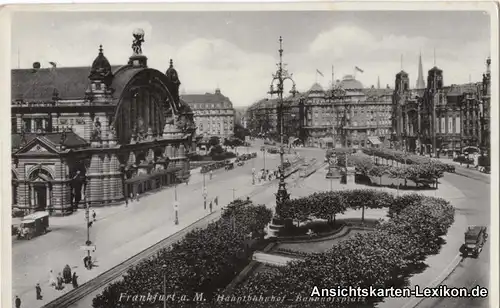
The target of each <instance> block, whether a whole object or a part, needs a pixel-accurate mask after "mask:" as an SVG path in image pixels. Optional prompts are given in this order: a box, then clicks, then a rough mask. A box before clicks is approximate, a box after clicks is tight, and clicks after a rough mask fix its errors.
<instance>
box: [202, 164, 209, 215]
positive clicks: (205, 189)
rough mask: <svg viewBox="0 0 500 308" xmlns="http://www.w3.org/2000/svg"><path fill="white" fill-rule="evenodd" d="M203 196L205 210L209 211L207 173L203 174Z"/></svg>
mask: <svg viewBox="0 0 500 308" xmlns="http://www.w3.org/2000/svg"><path fill="white" fill-rule="evenodd" d="M202 196H203V209H205V210H206V209H207V196H208V192H207V186H206V185H205V173H203V192H202Z"/></svg>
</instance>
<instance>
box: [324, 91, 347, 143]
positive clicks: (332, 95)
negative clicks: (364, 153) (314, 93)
mask: <svg viewBox="0 0 500 308" xmlns="http://www.w3.org/2000/svg"><path fill="white" fill-rule="evenodd" d="M344 97H345V90H344V89H342V87H340V85H332V90H331V91H330V92H329V93H328V98H329V99H331V101H332V114H333V112H334V110H335V109H336V108H335V107H336V105H335V103H336V101H338V100H340V102H341V103H342V102H343V101H344ZM337 124H338V123H337V121H336V119H335V118H334V117H333V116H332V148H334V149H335V148H336V145H337V140H336V138H335V137H336V134H335V127H336V126H337V127H338V125H337Z"/></svg>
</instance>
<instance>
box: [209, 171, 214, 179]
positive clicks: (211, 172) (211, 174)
mask: <svg viewBox="0 0 500 308" xmlns="http://www.w3.org/2000/svg"><path fill="white" fill-rule="evenodd" d="M213 174H214V173H213V171H212V170H210V174H209V175H210V179H212V176H213Z"/></svg>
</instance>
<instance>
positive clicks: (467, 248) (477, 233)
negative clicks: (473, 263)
mask: <svg viewBox="0 0 500 308" xmlns="http://www.w3.org/2000/svg"><path fill="white" fill-rule="evenodd" d="M487 238H488V233H487V229H486V227H484V226H469V227H468V228H467V231H465V241H464V244H463V245H462V250H463V256H464V257H467V256H468V255H472V257H474V258H477V257H478V256H479V254H480V253H481V251H482V250H483V246H484V243H485V242H486V239H487Z"/></svg>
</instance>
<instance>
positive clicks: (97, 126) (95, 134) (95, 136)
mask: <svg viewBox="0 0 500 308" xmlns="http://www.w3.org/2000/svg"><path fill="white" fill-rule="evenodd" d="M91 137H92V138H91V139H92V140H97V141H100V140H101V122H100V121H99V118H96V119H95V122H94V130H93V131H92V136H91Z"/></svg>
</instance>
